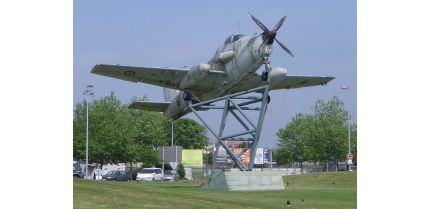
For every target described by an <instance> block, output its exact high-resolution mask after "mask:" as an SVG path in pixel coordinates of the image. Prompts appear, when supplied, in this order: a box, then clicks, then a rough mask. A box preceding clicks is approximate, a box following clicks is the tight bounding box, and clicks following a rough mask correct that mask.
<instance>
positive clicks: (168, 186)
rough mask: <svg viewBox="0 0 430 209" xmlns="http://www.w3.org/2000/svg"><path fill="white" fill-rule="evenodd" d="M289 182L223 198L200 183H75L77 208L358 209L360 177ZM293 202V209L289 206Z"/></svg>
mask: <svg viewBox="0 0 430 209" xmlns="http://www.w3.org/2000/svg"><path fill="white" fill-rule="evenodd" d="M284 182H285V183H287V182H288V185H289V186H288V187H287V189H286V190H285V191H258V192H257V191H256V192H221V191H214V190H202V189H199V188H198V185H199V183H185V182H177V183H176V182H175V183H174V182H162V183H160V182H154V183H152V182H151V183H137V182H106V181H88V180H82V179H74V180H73V204H74V208H307V209H312V208H329V209H336V208H339V209H340V208H341V209H347V208H357V173H356V172H329V173H319V174H308V175H298V176H289V177H285V178H284ZM333 182H334V184H333ZM301 198H303V200H304V201H301ZM287 200H291V201H292V203H293V205H292V207H287V206H286V202H287Z"/></svg>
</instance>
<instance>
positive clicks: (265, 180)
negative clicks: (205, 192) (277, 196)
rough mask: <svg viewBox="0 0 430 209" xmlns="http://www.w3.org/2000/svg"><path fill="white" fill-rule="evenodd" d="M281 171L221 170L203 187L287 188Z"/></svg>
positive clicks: (236, 189) (235, 188)
mask: <svg viewBox="0 0 430 209" xmlns="http://www.w3.org/2000/svg"><path fill="white" fill-rule="evenodd" d="M281 174H282V173H281V172H279V171H245V172H243V171H229V172H219V173H218V174H216V175H215V176H214V177H212V178H211V179H210V181H209V182H208V183H206V184H204V185H202V186H201V188H202V189H216V190H224V191H258V190H285V185H284V181H283V179H282V175H281Z"/></svg>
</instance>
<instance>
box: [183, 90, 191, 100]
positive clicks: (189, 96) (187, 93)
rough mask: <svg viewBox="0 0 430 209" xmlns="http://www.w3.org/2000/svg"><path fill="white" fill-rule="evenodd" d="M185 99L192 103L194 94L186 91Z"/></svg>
mask: <svg viewBox="0 0 430 209" xmlns="http://www.w3.org/2000/svg"><path fill="white" fill-rule="evenodd" d="M183 98H184V100H185V101H190V100H191V98H192V94H191V92H190V91H184V94H183Z"/></svg>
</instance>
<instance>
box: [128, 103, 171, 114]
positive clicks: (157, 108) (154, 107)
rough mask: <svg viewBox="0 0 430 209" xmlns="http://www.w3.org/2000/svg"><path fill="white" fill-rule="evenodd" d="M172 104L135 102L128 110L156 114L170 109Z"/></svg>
mask: <svg viewBox="0 0 430 209" xmlns="http://www.w3.org/2000/svg"><path fill="white" fill-rule="evenodd" d="M169 105H170V102H133V103H131V104H130V105H129V106H128V108H130V109H138V110H148V111H154V112H164V111H165V110H166V109H167V107H169Z"/></svg>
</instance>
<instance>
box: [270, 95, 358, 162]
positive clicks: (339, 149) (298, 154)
mask: <svg viewBox="0 0 430 209" xmlns="http://www.w3.org/2000/svg"><path fill="white" fill-rule="evenodd" d="M312 110H313V113H312V114H307V115H305V114H297V115H296V116H295V117H294V118H293V120H292V121H291V123H289V124H287V125H286V127H284V128H282V129H280V130H279V131H278V133H277V136H278V137H279V142H278V149H277V155H276V157H277V159H278V162H281V163H289V162H300V163H302V162H304V161H313V162H327V164H328V161H329V160H330V159H335V160H336V162H337V160H338V159H345V156H346V154H347V151H348V149H347V145H348V141H347V137H348V136H347V133H348V129H347V128H348V126H347V124H348V123H347V118H348V113H347V111H346V110H345V109H344V105H343V103H342V101H340V100H339V99H338V98H337V97H333V98H332V99H331V100H330V101H328V102H324V101H322V100H318V101H317V102H316V104H315V106H314V107H313V108H312ZM351 141H353V137H352V139H351Z"/></svg>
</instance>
